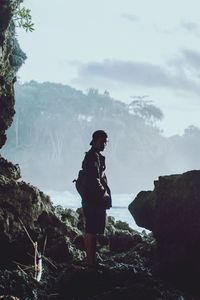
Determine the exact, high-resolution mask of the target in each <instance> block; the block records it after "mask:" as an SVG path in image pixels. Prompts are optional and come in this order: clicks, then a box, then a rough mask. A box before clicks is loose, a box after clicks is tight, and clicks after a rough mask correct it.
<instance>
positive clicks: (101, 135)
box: [90, 130, 108, 145]
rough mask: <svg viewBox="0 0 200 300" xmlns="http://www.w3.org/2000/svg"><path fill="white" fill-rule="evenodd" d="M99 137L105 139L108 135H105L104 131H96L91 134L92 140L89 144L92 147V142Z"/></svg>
mask: <svg viewBox="0 0 200 300" xmlns="http://www.w3.org/2000/svg"><path fill="white" fill-rule="evenodd" d="M100 137H105V138H107V137H108V135H107V133H106V132H105V131H104V130H97V131H95V132H94V133H93V135H92V140H91V142H90V145H93V142H94V141H96V140H98V139H99V138H100Z"/></svg>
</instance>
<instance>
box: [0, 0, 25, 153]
mask: <svg viewBox="0 0 200 300" xmlns="http://www.w3.org/2000/svg"><path fill="white" fill-rule="evenodd" d="M20 2H21V1H20V0H13V1H11V0H0V148H1V147H2V146H3V145H4V144H5V142H6V134H5V131H6V129H8V127H10V125H11V124H12V120H13V116H14V114H15V110H14V104H15V99H14V89H13V83H14V82H15V80H16V77H15V76H16V68H15V67H14V66H13V54H14V51H15V50H16V44H15V41H16V40H15V38H14V34H13V33H14V30H15V29H14V24H13V21H12V16H13V14H14V12H15V9H16V8H17V5H18V4H19V3H20Z"/></svg>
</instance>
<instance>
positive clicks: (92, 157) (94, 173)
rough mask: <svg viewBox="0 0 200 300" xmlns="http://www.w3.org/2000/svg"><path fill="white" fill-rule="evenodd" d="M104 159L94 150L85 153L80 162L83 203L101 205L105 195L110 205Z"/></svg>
mask: <svg viewBox="0 0 200 300" xmlns="http://www.w3.org/2000/svg"><path fill="white" fill-rule="evenodd" d="M105 169H106V165H105V157H104V156H103V155H102V154H100V153H99V152H98V151H96V150H95V148H93V147H91V149H90V150H89V151H88V152H86V154H85V158H84V160H83V162H82V170H83V174H84V184H85V193H84V196H83V197H82V200H83V202H90V203H93V204H100V205H101V203H102V204H103V200H104V196H105V193H106V192H107V193H108V194H109V195H110V203H109V205H108V206H110V207H111V206H112V204H111V192H110V188H109V187H108V184H107V178H106V175H105Z"/></svg>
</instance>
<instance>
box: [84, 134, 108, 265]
mask: <svg viewBox="0 0 200 300" xmlns="http://www.w3.org/2000/svg"><path fill="white" fill-rule="evenodd" d="M107 143H108V136H107V134H106V132H105V131H103V130H97V131H95V132H94V133H93V135H92V141H91V142H90V145H91V146H92V147H91V149H90V150H89V151H88V152H86V155H85V158H84V160H83V162H82V170H81V172H82V184H83V186H84V188H83V190H82V193H81V197H82V207H83V213H84V216H85V237H84V241H85V250H86V256H87V265H88V266H89V267H94V266H96V235H97V234H103V233H104V229H105V220H106V209H109V208H110V207H111V206H112V203H111V192H110V189H109V187H108V185H107V179H106V175H105V173H104V171H105V169H106V166H105V157H104V156H103V155H102V154H101V153H100V152H102V151H104V149H105V147H106V145H107ZM83 182H84V183H83Z"/></svg>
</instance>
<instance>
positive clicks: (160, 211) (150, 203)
mask: <svg viewBox="0 0 200 300" xmlns="http://www.w3.org/2000/svg"><path fill="white" fill-rule="evenodd" d="M129 210H130V212H131V213H132V215H133V217H134V219H135V221H136V223H137V224H138V225H139V226H143V227H145V228H147V229H149V230H151V231H152V232H153V235H154V237H155V239H156V242H157V264H158V266H157V267H158V269H159V271H160V272H162V273H163V274H165V275H167V274H168V276H170V277H174V279H175V280H177V279H179V280H180V281H181V282H187V284H189V285H194V286H195V285H196V287H197V285H198V280H196V278H197V277H198V278H199V275H200V255H199V252H200V239H199V236H200V218H199V216H200V171H197V170H194V171H189V172H186V173H184V174H181V175H171V176H161V177H159V180H158V181H155V188H154V191H147V192H141V193H139V194H138V195H137V197H136V198H135V200H134V201H133V202H132V203H131V204H130V205H129Z"/></svg>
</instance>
